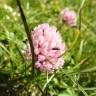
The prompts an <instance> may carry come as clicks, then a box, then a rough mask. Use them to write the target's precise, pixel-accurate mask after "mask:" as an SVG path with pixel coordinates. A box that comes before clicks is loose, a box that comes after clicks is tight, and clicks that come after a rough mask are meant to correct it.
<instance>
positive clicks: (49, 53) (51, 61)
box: [27, 23, 65, 73]
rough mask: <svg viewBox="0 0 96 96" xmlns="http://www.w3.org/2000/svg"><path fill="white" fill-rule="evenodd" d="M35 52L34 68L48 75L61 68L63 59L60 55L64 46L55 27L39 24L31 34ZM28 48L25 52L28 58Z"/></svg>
mask: <svg viewBox="0 0 96 96" xmlns="http://www.w3.org/2000/svg"><path fill="white" fill-rule="evenodd" d="M32 39H33V45H34V52H35V56H36V57H35V58H36V60H35V67H36V68H38V69H40V70H41V71H48V72H49V73H52V72H54V71H55V70H57V69H59V68H62V66H63V64H64V59H63V58H62V57H61V55H62V54H63V53H64V51H65V44H64V43H63V42H62V39H61V36H60V34H59V32H58V31H57V29H56V27H55V26H49V25H48V24H46V23H45V24H41V25H39V26H38V27H36V28H35V29H34V30H33V32H32ZM29 49H30V48H28V50H27V54H28V56H30V53H31V52H30V50H29Z"/></svg>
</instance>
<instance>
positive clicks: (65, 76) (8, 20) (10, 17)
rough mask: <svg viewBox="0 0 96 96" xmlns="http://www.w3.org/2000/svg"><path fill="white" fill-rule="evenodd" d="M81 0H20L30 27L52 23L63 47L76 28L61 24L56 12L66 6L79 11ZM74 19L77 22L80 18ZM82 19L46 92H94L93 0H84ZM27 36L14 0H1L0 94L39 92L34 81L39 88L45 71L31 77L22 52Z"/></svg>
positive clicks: (75, 95)
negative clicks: (79, 28)
mask: <svg viewBox="0 0 96 96" xmlns="http://www.w3.org/2000/svg"><path fill="white" fill-rule="evenodd" d="M82 1H83V0H20V2H21V5H22V8H23V10H24V13H25V16H26V19H27V22H28V25H29V28H30V30H33V29H34V27H36V26H37V25H38V24H41V23H49V24H50V25H55V26H56V27H57V29H58V30H59V31H60V33H61V36H62V38H63V40H64V42H65V43H66V49H69V48H70V47H71V46H72V44H73V43H74V40H75V38H76V36H77V29H76V28H68V27H67V26H66V25H63V26H62V23H61V20H60V16H59V14H60V11H61V10H62V9H63V8H65V7H69V8H71V9H73V10H75V11H76V13H77V15H78V12H79V10H80V6H81V4H82ZM6 6H9V7H10V8H11V9H10V8H9V9H8V8H7V9H6ZM10 10H12V11H10ZM77 21H78V22H77V26H79V22H80V20H79V18H78V20H77ZM81 23H82V24H81V31H80V34H79V37H78V39H77V40H76V42H75V44H74V46H73V47H72V48H71V49H70V51H68V52H66V54H65V55H64V59H65V65H64V67H63V68H62V69H61V70H59V71H58V72H57V74H56V75H55V77H54V78H53V79H52V80H51V82H50V84H49V88H48V93H50V94H51V95H52V96H96V0H85V3H84V5H83V8H82V19H81ZM26 39H27V36H26V33H25V30H24V26H23V23H22V20H21V17H20V13H19V11H18V6H17V4H16V0H0V96H30V94H32V93H34V94H36V96H39V95H40V94H41V92H40V90H39V88H38V87H37V86H36V85H37V84H38V85H39V86H40V87H41V89H42V87H43V85H44V84H45V83H46V74H45V73H42V72H39V71H37V74H36V76H35V79H33V78H32V76H31V74H32V73H31V67H30V62H28V61H26V60H24V55H23V54H22V53H23V51H24V50H25V49H26V43H25V41H26ZM50 76H51V75H49V77H50Z"/></svg>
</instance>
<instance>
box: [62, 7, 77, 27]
mask: <svg viewBox="0 0 96 96" xmlns="http://www.w3.org/2000/svg"><path fill="white" fill-rule="evenodd" d="M60 16H61V19H62V21H64V22H66V24H67V25H68V26H69V27H73V26H76V21H77V16H76V13H75V11H73V10H71V9H69V8H65V9H63V10H62V11H61V13H60Z"/></svg>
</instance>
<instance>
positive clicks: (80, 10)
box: [79, 0, 86, 30]
mask: <svg viewBox="0 0 96 96" xmlns="http://www.w3.org/2000/svg"><path fill="white" fill-rule="evenodd" d="M85 1H86V0H83V1H82V3H81V5H80V8H79V30H81V23H82V9H83V6H84V3H85Z"/></svg>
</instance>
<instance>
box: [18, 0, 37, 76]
mask: <svg viewBox="0 0 96 96" xmlns="http://www.w3.org/2000/svg"><path fill="white" fill-rule="evenodd" d="M16 1H17V5H18V7H19V10H20V14H21V18H22V21H23V24H24V28H25V31H26V34H27V37H28V40H29V44H30V48H31V53H32V77H33V76H34V66H35V53H34V46H33V42H32V36H31V33H30V30H29V28H28V24H27V21H26V18H25V15H24V12H23V10H22V7H21V4H20V1H19V0H16Z"/></svg>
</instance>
